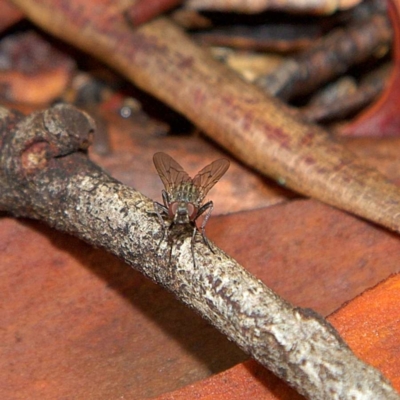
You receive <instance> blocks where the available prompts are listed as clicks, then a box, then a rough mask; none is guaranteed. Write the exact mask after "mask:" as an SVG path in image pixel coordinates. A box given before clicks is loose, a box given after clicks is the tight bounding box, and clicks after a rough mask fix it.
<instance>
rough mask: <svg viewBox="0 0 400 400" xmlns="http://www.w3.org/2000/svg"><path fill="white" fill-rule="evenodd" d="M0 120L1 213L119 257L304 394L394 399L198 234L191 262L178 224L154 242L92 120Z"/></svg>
mask: <svg viewBox="0 0 400 400" xmlns="http://www.w3.org/2000/svg"><path fill="white" fill-rule="evenodd" d="M0 122H1V131H0V185H1V191H0V210H2V211H6V212H9V213H11V214H13V215H15V216H24V217H29V218H35V219H39V220H41V221H43V222H45V223H47V224H49V225H51V226H53V227H55V228H56V229H59V230H62V231H64V232H69V233H71V234H73V235H75V236H77V237H79V238H81V239H83V240H85V241H86V242H88V243H91V244H93V245H95V246H101V247H103V248H105V249H106V250H107V251H109V252H111V253H113V254H115V255H117V256H119V257H121V258H122V259H123V260H125V261H126V263H128V264H129V265H131V266H132V267H134V268H135V269H137V270H138V271H140V272H142V273H143V274H145V275H146V276H148V277H149V278H151V279H152V280H153V281H155V282H157V283H159V284H161V285H162V286H164V287H165V288H167V289H168V290H170V291H172V292H173V293H175V295H176V296H177V297H178V298H179V299H180V300H181V301H182V302H184V303H185V304H187V305H188V306H190V307H192V308H193V309H194V310H196V311H197V312H198V313H200V314H201V315H202V316H203V317H204V318H206V319H207V320H209V321H210V322H211V323H212V324H213V325H214V326H215V327H217V328H218V329H219V330H220V331H221V332H223V333H224V334H225V335H227V336H228V337H229V338H230V339H231V340H232V341H234V342H235V343H237V345H238V346H240V347H241V348H242V349H243V350H244V351H246V352H247V353H248V354H249V355H251V356H252V357H253V358H255V359H256V360H258V361H259V362H260V363H261V364H263V365H264V366H265V367H267V368H268V369H270V370H271V371H273V372H274V373H275V374H276V375H278V376H279V377H281V378H283V379H284V380H285V381H286V382H288V383H289V385H291V386H293V387H294V388H295V389H297V390H298V391H299V392H300V393H302V394H303V395H305V396H306V397H308V398H310V399H324V400H326V399H371V400H372V399H374V400H377V399H399V396H398V394H396V392H395V391H394V389H393V388H392V387H391V386H390V384H389V383H388V382H387V380H386V379H385V378H384V377H383V376H382V375H381V374H380V372H379V371H377V370H376V369H374V368H372V367H370V366H368V365H366V364H365V363H363V362H362V361H360V360H359V359H358V358H356V357H355V356H354V354H353V353H352V352H351V350H350V349H349V348H348V347H347V345H346V344H345V343H344V342H343V341H342V339H341V338H340V337H339V336H338V334H337V333H336V332H335V330H334V329H333V328H332V327H331V326H330V325H329V324H328V323H327V322H326V321H325V320H324V319H323V318H321V317H319V316H318V315H317V314H315V313H314V312H311V311H309V310H304V309H300V308H294V307H293V306H291V305H290V304H289V303H287V302H286V301H284V300H283V299H281V298H280V297H279V296H278V295H276V294H275V293H274V292H273V291H271V290H270V289H269V288H268V287H266V286H265V285H264V284H263V283H262V282H261V281H259V280H258V279H256V278H255V277H253V276H252V275H251V274H250V273H249V272H247V271H246V270H245V269H244V268H242V267H241V266H240V265H238V264H237V263H236V262H235V261H234V260H232V259H231V258H230V257H229V256H227V255H226V254H224V253H223V252H222V251H221V250H219V249H218V248H216V247H215V246H213V249H214V252H212V251H210V249H209V248H208V247H207V246H206V245H205V244H204V243H203V241H202V239H201V236H200V235H198V236H199V237H198V238H197V240H196V243H195V257H196V263H195V264H194V263H193V260H192V253H191V234H190V233H189V234H188V232H186V231H185V229H183V230H180V229H178V230H177V231H176V232H175V234H173V236H172V237H171V235H170V236H169V240H165V241H163V242H162V243H161V245H160V246H159V247H158V245H159V242H160V238H161V237H162V227H161V225H160V221H159V220H158V219H157V218H156V217H155V216H154V215H152V214H151V212H152V211H153V202H152V201H151V200H150V199H148V198H146V197H145V196H143V195H142V194H141V193H139V192H138V191H136V190H134V189H132V188H129V187H126V186H124V185H122V184H121V183H119V182H118V181H116V180H115V179H113V178H111V177H110V176H109V175H107V174H106V173H105V172H103V171H102V170H101V169H100V168H99V167H97V166H96V165H95V164H94V163H92V162H91V161H90V160H89V159H88V157H87V154H86V149H87V147H88V146H89V144H90V141H91V136H92V135H93V133H94V126H93V123H92V121H91V119H90V117H88V116H87V115H85V114H83V113H81V112H79V111H78V110H76V109H75V108H73V107H71V106H66V105H59V106H56V107H54V108H52V109H49V110H45V111H43V112H38V113H34V114H32V115H30V116H27V117H24V116H22V115H21V114H19V113H16V112H11V111H8V110H6V109H0ZM171 239H173V240H172V241H173V247H172V248H171V247H170V245H171V244H172V243H171ZM170 250H172V251H171V260H169V258H170V257H169V253H170ZM166 255H168V256H166Z"/></svg>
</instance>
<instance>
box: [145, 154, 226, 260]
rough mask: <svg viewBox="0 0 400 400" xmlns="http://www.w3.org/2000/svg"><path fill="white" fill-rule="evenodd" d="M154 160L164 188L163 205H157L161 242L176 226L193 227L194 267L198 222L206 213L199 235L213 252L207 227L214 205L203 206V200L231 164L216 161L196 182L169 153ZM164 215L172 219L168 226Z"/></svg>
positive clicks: (155, 157)
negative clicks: (206, 232)
mask: <svg viewBox="0 0 400 400" xmlns="http://www.w3.org/2000/svg"><path fill="white" fill-rule="evenodd" d="M153 161H154V165H155V167H156V170H157V172H158V175H159V176H160V178H161V181H162V183H163V184H164V188H165V190H163V191H162V198H163V203H164V204H161V203H158V202H154V208H155V213H156V214H157V215H158V218H159V220H160V222H161V224H162V226H163V228H164V233H163V237H162V238H161V241H163V240H164V237H165V233H166V232H167V230H169V229H171V228H172V227H173V226H174V225H190V226H192V227H193V234H192V257H193V263H194V264H195V260H194V239H195V235H196V231H198V230H199V228H198V227H197V224H196V220H197V219H198V218H199V217H200V216H201V215H203V214H204V219H203V221H202V223H201V226H200V233H201V235H202V238H203V241H204V243H205V244H206V245H207V246H208V248H209V249H210V250H211V251H213V250H212V248H211V246H210V243H209V242H208V239H207V238H206V236H205V226H206V224H207V221H208V219H209V218H210V215H211V212H212V210H213V207H214V204H213V202H212V201H208V202H207V203H205V204H203V201H204V198H205V197H206V195H207V193H208V192H209V191H210V189H211V188H212V187H213V186H214V185H215V184H216V183H217V182H218V181H219V180H220V178H221V177H222V175H224V174H225V172H226V171H227V170H228V168H229V161H228V160H226V159H224V158H222V159H219V160H216V161H214V162H212V163H211V164H209V165H207V166H206V167H204V168H203V169H202V170H201V171H200V172H199V173H198V174H197V175H196V176H195V177H194V178H193V179H192V178H191V177H190V176H189V175H188V174H187V173H186V172H185V170H184V169H183V168H182V167H181V166H180V165H179V164H178V163H177V162H176V161H175V160H174V159H173V158H172V157H170V156H169V155H168V154H165V153H162V152H160V153H156V154H154V156H153ZM162 215H164V216H166V217H168V218H169V219H170V221H171V223H170V225H169V226H167V225H166V224H165V222H164V219H163V218H162ZM160 243H161V242H160Z"/></svg>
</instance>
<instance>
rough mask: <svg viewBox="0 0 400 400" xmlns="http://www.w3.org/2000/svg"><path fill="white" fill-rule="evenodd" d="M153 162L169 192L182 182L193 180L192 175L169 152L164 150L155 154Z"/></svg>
mask: <svg viewBox="0 0 400 400" xmlns="http://www.w3.org/2000/svg"><path fill="white" fill-rule="evenodd" d="M153 162H154V165H155V167H156V170H157V172H158V175H159V176H160V178H161V180H162V183H163V184H164V187H165V190H166V191H167V192H168V193H171V191H173V190H174V189H175V188H176V187H177V186H178V185H179V184H180V183H182V182H187V181H191V178H190V176H189V175H188V174H187V173H186V172H185V171H184V169H183V168H182V167H181V166H180V165H179V164H178V163H177V162H176V161H175V160H174V159H173V158H172V157H171V156H169V155H168V154H165V153H162V152H160V153H156V154H154V156H153Z"/></svg>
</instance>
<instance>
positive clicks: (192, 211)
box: [187, 203, 197, 219]
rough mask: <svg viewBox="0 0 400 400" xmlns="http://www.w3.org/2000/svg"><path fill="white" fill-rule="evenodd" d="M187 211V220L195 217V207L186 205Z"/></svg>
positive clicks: (189, 204)
mask: <svg viewBox="0 0 400 400" xmlns="http://www.w3.org/2000/svg"><path fill="white" fill-rule="evenodd" d="M187 210H188V214H189V219H193V218H194V217H195V216H196V212H197V210H196V207H195V206H194V205H193V204H192V203H188V205H187Z"/></svg>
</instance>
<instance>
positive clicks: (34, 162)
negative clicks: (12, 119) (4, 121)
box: [13, 104, 95, 175]
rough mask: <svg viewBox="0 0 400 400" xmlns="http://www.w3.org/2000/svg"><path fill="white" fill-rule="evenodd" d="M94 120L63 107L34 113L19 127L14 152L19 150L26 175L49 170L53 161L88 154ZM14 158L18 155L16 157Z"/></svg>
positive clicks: (64, 105) (68, 107) (73, 109)
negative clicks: (48, 167)
mask: <svg viewBox="0 0 400 400" xmlns="http://www.w3.org/2000/svg"><path fill="white" fill-rule="evenodd" d="M94 129H95V126H94V121H93V120H92V118H91V117H90V116H89V115H87V114H86V113H84V112H82V111H79V110H78V109H76V108H75V107H73V106H71V105H66V104H60V105H57V106H55V107H53V108H50V109H48V110H45V111H42V112H38V113H34V114H32V115H31V116H30V117H28V118H26V119H25V120H24V121H22V122H21V123H20V124H18V126H17V130H16V135H15V137H14V139H13V140H14V145H15V144H18V145H17V146H14V149H19V150H20V154H19V155H20V162H21V164H20V165H21V167H22V170H23V172H24V175H31V174H34V173H36V172H39V171H40V170H42V169H44V168H46V167H47V166H48V163H49V161H50V160H51V159H54V158H58V157H63V156H66V155H69V154H71V153H73V152H76V151H82V150H83V151H85V150H87V149H88V147H89V145H90V144H91V142H92V137H93V134H94ZM14 156H18V155H17V154H15V155H14Z"/></svg>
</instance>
